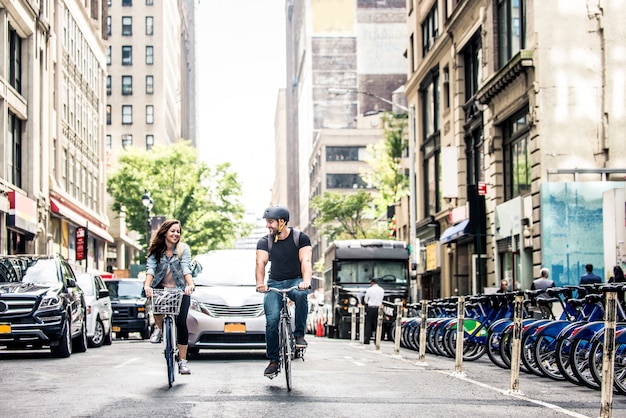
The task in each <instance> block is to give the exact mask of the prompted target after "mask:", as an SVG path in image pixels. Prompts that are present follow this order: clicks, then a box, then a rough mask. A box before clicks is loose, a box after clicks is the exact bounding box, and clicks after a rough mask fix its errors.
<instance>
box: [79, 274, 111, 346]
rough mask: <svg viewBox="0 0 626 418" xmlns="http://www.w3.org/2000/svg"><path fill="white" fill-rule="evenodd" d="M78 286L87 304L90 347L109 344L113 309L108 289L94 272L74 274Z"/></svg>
mask: <svg viewBox="0 0 626 418" xmlns="http://www.w3.org/2000/svg"><path fill="white" fill-rule="evenodd" d="M76 280H77V281H78V286H80V288H81V289H82V290H83V292H84V294H85V304H86V305H87V338H88V342H89V346H90V347H100V346H101V345H102V344H105V345H110V344H111V342H112V334H111V332H112V329H111V328H112V321H113V309H112V307H111V298H109V289H108V288H107V287H106V285H105V284H104V282H103V281H102V278H101V277H100V276H99V275H97V274H94V273H80V274H77V275H76Z"/></svg>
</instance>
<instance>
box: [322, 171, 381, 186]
mask: <svg viewBox="0 0 626 418" xmlns="http://www.w3.org/2000/svg"><path fill="white" fill-rule="evenodd" d="M371 187H372V186H371V185H368V184H367V183H366V182H365V181H364V180H363V179H362V178H361V176H360V175H359V174H326V188H328V189H366V188H371Z"/></svg>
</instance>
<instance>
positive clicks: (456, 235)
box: [439, 219, 471, 244]
mask: <svg viewBox="0 0 626 418" xmlns="http://www.w3.org/2000/svg"><path fill="white" fill-rule="evenodd" d="M468 225H469V219H466V220H464V221H462V222H459V223H458V224H456V225H454V226H451V227H450V228H448V229H446V230H445V231H443V234H441V236H440V237H439V242H441V243H442V244H447V243H448V242H452V241H456V240H458V239H460V238H463V237H465V236H469V235H471V234H470V233H469V231H468V230H467V229H468V228H467V226H468Z"/></svg>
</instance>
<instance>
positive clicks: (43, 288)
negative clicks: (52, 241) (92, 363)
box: [0, 255, 87, 357]
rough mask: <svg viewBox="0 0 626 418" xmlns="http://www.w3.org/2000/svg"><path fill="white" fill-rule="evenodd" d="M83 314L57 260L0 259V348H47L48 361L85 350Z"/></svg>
mask: <svg viewBox="0 0 626 418" xmlns="http://www.w3.org/2000/svg"><path fill="white" fill-rule="evenodd" d="M86 320H87V308H86V305H85V298H84V296H83V291H82V290H81V289H80V287H78V285H77V284H76V277H75V276H74V271H73V270H72V267H71V266H70V265H69V264H68V263H67V261H66V260H65V259H64V258H63V257H62V256H60V255H51V256H46V255H12V256H0V346H6V347H8V348H10V349H16V348H26V347H32V348H41V347H42V346H50V352H51V353H52V356H53V357H69V356H70V355H71V354H72V352H73V351H74V352H84V351H86V350H87V329H86Z"/></svg>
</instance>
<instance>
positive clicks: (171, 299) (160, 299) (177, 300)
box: [152, 288, 184, 315]
mask: <svg viewBox="0 0 626 418" xmlns="http://www.w3.org/2000/svg"><path fill="white" fill-rule="evenodd" d="M183 293H184V292H183V291H182V290H180V289H177V288H172V289H170V288H165V289H152V312H153V313H154V314H156V315H178V313H179V312H180V304H181V302H182V301H183Z"/></svg>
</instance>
